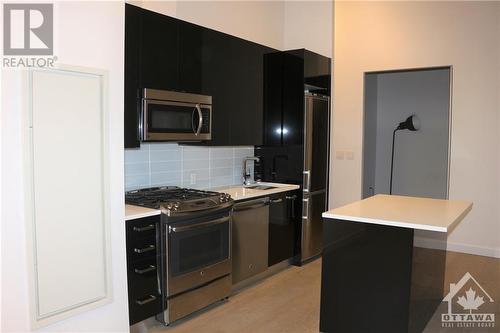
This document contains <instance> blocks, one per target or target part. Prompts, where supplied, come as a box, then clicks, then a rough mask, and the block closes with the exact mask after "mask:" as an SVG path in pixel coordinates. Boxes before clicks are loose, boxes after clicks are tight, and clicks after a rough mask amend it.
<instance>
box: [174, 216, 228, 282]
mask: <svg viewBox="0 0 500 333" xmlns="http://www.w3.org/2000/svg"><path fill="white" fill-rule="evenodd" d="M190 227H192V229H185V231H180V232H171V233H170V239H169V240H170V246H169V252H170V253H169V254H168V255H169V258H170V261H169V270H170V275H171V276H172V277H175V276H179V275H182V274H186V273H189V272H192V271H196V270H198V269H200V268H204V267H207V266H210V265H213V264H216V263H218V262H222V261H225V260H227V259H228V258H229V237H230V235H229V221H227V222H224V223H219V224H215V225H210V226H206V227H202V226H200V227H197V226H196V224H193V225H191V226H190Z"/></svg>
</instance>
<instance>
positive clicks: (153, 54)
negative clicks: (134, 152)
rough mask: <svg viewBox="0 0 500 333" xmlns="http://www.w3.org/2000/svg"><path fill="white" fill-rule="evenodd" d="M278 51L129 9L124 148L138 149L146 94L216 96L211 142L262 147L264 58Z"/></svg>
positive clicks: (127, 12)
mask: <svg viewBox="0 0 500 333" xmlns="http://www.w3.org/2000/svg"><path fill="white" fill-rule="evenodd" d="M273 52H276V50H275V49H272V48H269V47H266V46H263V45H259V44H256V43H253V42H250V41H247V40H244V39H241V38H237V37H234V36H231V35H228V34H224V33H221V32H218V31H214V30H212V29H207V28H204V27H201V26H198V25H195V24H191V23H188V22H185V21H181V20H178V19H175V18H172V17H168V16H165V15H161V14H158V13H155V12H151V11H148V10H144V9H142V8H139V7H136V6H133V5H129V4H126V6H125V147H126V148H132V147H139V145H140V141H139V135H138V127H139V126H138V125H139V119H140V99H141V96H140V92H141V90H142V89H143V88H153V89H163V90H174V91H182V92H190V93H198V94H204V95H211V96H212V110H213V114H212V140H211V141H206V142H199V143H196V144H205V145H220V146H228V145H262V144H263V137H264V135H263V126H262V124H263V122H264V57H265V55H266V54H269V53H273Z"/></svg>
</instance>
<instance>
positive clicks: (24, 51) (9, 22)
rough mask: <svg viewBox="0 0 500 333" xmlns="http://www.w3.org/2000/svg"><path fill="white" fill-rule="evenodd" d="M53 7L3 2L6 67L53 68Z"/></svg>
mask: <svg viewBox="0 0 500 333" xmlns="http://www.w3.org/2000/svg"><path fill="white" fill-rule="evenodd" d="M53 54H54V6H53V4H51V3H33V4H32V3H4V4H3V58H2V66H3V68H26V67H53V65H54V62H55V61H56V60H57V57H55V56H54V55H53Z"/></svg>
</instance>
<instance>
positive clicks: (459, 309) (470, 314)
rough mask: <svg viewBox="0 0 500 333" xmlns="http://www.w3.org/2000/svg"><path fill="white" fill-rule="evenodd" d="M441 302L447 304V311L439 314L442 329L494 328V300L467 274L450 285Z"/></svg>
mask: <svg viewBox="0 0 500 333" xmlns="http://www.w3.org/2000/svg"><path fill="white" fill-rule="evenodd" d="M443 302H447V303H448V311H447V313H443V314H441V326H442V327H446V328H492V327H495V313H494V312H495V305H494V300H493V298H491V296H490V295H489V294H488V293H487V292H486V290H484V288H483V287H481V285H480V284H479V283H478V282H477V281H476V279H475V278H474V277H473V276H472V275H471V274H470V273H469V272H467V273H465V275H464V276H463V277H462V278H461V279H460V281H458V282H457V283H451V284H450V292H449V293H448V295H446V296H445V298H444V299H443Z"/></svg>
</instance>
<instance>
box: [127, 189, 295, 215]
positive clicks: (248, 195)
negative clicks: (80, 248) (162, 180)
mask: <svg viewBox="0 0 500 333" xmlns="http://www.w3.org/2000/svg"><path fill="white" fill-rule="evenodd" d="M255 185H262V186H270V187H273V188H270V189H267V190H258V189H252V188H248V187H245V186H243V185H232V186H223V187H215V188H210V189H207V190H208V191H214V192H221V193H228V194H229V195H231V197H232V198H233V199H234V201H241V200H246V199H252V198H257V197H263V196H267V195H271V194H276V193H281V192H288V191H293V190H297V189H299V188H300V186H299V185H291V184H279V183H256V184H252V185H251V186H255ZM160 214H161V210H160V209H152V208H146V207H141V206H134V205H128V204H126V205H125V221H128V220H134V219H139V218H142V217H148V216H154V215H160Z"/></svg>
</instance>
